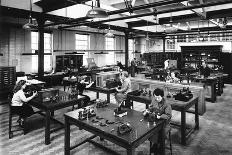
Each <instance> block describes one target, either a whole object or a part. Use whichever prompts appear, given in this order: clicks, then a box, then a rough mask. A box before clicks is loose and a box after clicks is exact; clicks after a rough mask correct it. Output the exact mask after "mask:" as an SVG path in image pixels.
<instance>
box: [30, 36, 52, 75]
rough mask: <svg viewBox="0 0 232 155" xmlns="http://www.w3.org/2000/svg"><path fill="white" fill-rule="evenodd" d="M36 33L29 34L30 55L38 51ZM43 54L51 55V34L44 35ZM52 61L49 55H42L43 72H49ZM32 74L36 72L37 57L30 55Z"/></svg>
mask: <svg viewBox="0 0 232 155" xmlns="http://www.w3.org/2000/svg"><path fill="white" fill-rule="evenodd" d="M38 44H39V41H38V32H31V49H32V53H36V52H37V51H38ZM44 53H52V34H50V33H44ZM51 69H52V61H51V56H50V55H44V71H51ZM32 72H38V56H37V55H32Z"/></svg>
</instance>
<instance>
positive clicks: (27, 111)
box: [11, 104, 34, 118]
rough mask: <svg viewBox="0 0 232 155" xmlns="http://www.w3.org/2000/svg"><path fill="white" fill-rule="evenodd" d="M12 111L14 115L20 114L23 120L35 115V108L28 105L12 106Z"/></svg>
mask: <svg viewBox="0 0 232 155" xmlns="http://www.w3.org/2000/svg"><path fill="white" fill-rule="evenodd" d="M11 110H12V113H13V114H18V115H19V116H20V117H22V118H27V117H30V116H31V115H33V114H34V110H33V108H32V107H31V106H29V105H28V104H23V105H22V106H12V107H11Z"/></svg>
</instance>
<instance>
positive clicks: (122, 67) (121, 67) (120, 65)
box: [117, 61, 124, 70]
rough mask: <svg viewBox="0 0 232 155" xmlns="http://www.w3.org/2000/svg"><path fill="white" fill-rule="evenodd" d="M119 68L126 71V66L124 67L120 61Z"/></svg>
mask: <svg viewBox="0 0 232 155" xmlns="http://www.w3.org/2000/svg"><path fill="white" fill-rule="evenodd" d="M117 66H118V67H119V68H120V69H121V70H124V66H123V65H122V63H121V62H120V61H117Z"/></svg>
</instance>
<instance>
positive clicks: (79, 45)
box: [75, 34, 89, 66]
mask: <svg viewBox="0 0 232 155" xmlns="http://www.w3.org/2000/svg"><path fill="white" fill-rule="evenodd" d="M75 37H76V50H88V49H89V35H88V34H76V35H75ZM80 53H85V54H84V55H83V65H85V66H86V65H88V63H87V58H88V57H89V52H82V51H81V52H80Z"/></svg>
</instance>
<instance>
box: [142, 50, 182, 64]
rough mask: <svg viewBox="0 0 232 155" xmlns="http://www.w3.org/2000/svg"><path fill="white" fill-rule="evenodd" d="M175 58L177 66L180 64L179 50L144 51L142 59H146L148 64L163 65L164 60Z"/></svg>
mask: <svg viewBox="0 0 232 155" xmlns="http://www.w3.org/2000/svg"><path fill="white" fill-rule="evenodd" d="M167 59H170V60H177V67H178V66H180V65H179V64H180V60H181V53H180V52H165V53H164V52H154V53H144V54H143V60H144V61H147V64H148V65H149V66H160V67H163V66H164V61H165V60H167Z"/></svg>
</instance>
